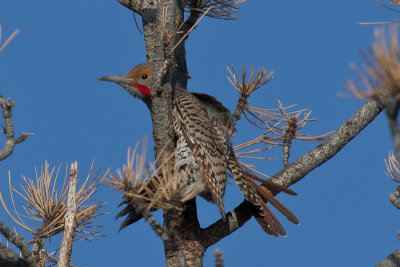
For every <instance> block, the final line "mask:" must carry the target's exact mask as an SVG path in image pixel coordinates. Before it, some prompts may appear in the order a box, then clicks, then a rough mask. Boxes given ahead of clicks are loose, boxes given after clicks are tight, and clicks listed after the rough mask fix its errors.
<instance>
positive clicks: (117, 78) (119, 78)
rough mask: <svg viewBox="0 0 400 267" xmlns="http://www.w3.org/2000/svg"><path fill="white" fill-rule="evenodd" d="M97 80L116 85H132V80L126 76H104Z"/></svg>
mask: <svg viewBox="0 0 400 267" xmlns="http://www.w3.org/2000/svg"><path fill="white" fill-rule="evenodd" d="M97 80H99V81H108V82H114V83H131V82H132V79H129V78H125V77H124V76H120V75H111V76H103V77H100V78H97Z"/></svg>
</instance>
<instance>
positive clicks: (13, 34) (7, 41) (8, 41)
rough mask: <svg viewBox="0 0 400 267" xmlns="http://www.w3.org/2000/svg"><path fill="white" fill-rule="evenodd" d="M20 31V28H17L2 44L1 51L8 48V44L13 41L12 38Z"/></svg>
mask: <svg viewBox="0 0 400 267" xmlns="http://www.w3.org/2000/svg"><path fill="white" fill-rule="evenodd" d="M19 32H20V30H15V31H14V32H13V33H12V34H11V35H10V37H8V39H7V40H6V41H5V42H4V43H3V45H1V46H0V52H1V51H3V50H4V48H6V46H7V45H8V44H9V43H10V42H11V40H12V39H14V37H15V36H16V35H17V34H18V33H19ZM0 44H1V25H0Z"/></svg>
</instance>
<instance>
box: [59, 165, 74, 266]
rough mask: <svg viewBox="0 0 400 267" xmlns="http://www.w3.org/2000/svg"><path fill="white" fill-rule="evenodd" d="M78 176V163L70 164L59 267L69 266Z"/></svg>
mask: <svg viewBox="0 0 400 267" xmlns="http://www.w3.org/2000/svg"><path fill="white" fill-rule="evenodd" d="M77 176H78V163H77V162H76V161H75V162H74V163H72V164H71V170H70V175H69V184H68V198H67V212H66V214H65V217H64V220H65V226H64V235H63V239H62V241H61V248H60V257H59V260H58V266H59V267H67V266H70V261H71V254H72V243H73V242H74V237H75V230H76V225H77V222H76V197H75V196H76V194H75V192H76V179H77Z"/></svg>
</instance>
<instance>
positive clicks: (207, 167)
mask: <svg viewBox="0 0 400 267" xmlns="http://www.w3.org/2000/svg"><path fill="white" fill-rule="evenodd" d="M99 80H103V81H110V82H115V83H118V84H119V85H120V86H122V87H123V88H124V89H125V90H126V91H127V92H128V93H130V94H131V95H132V96H134V97H137V98H139V99H141V100H143V101H144V102H145V103H146V104H147V105H148V106H149V103H150V102H151V98H150V96H151V84H152V65H151V63H148V62H146V63H141V64H139V65H137V66H136V67H134V68H133V69H131V70H130V71H129V72H128V73H127V74H126V75H123V76H119V75H113V76H104V77H100V78H99ZM172 121H173V125H174V132H175V134H176V137H177V144H176V153H175V167H176V168H180V169H184V168H185V167H186V166H188V165H189V166H190V167H191V169H190V172H189V181H188V184H187V186H186V188H185V191H190V190H195V191H197V192H199V195H200V196H202V197H203V198H205V199H206V200H208V201H212V202H215V203H216V205H217V207H218V209H219V211H220V213H221V216H222V218H225V210H224V205H223V201H222V199H223V196H224V193H225V187H226V183H227V174H228V173H227V171H228V170H229V171H230V172H231V174H232V175H233V178H234V180H235V183H236V185H237V186H238V187H239V188H240V190H241V191H242V193H243V195H244V198H245V200H246V201H247V203H248V206H249V208H250V209H251V211H252V213H253V216H254V217H255V218H256V220H257V222H258V223H259V224H260V226H261V227H262V228H263V230H264V231H265V232H266V233H267V234H270V235H273V236H275V237H278V236H286V232H285V230H284V228H283V227H282V225H281V224H280V223H279V221H278V219H277V218H276V217H275V215H274V214H273V213H272V211H271V210H270V209H269V208H268V206H267V205H266V203H267V202H269V203H271V204H272V205H273V206H274V207H275V208H276V209H277V210H278V211H280V212H281V213H282V214H283V215H284V216H285V217H286V218H287V219H288V220H289V221H290V222H292V223H294V224H299V221H298V219H297V218H296V216H295V215H294V214H293V213H291V212H290V211H289V210H288V209H287V208H286V207H285V206H284V205H282V204H281V203H280V202H279V201H278V200H277V199H276V198H275V197H274V196H273V195H272V194H271V193H270V192H269V189H273V190H276V191H281V192H285V193H288V194H291V195H296V193H295V192H294V191H292V190H290V189H288V188H286V187H284V186H281V185H279V184H276V183H273V182H271V181H269V180H265V179H261V178H259V177H257V176H256V175H254V174H253V173H251V172H249V171H247V170H245V169H243V168H242V167H241V166H240V164H239V162H238V161H237V159H236V157H235V154H234V152H233V148H232V144H231V138H232V136H233V133H234V132H235V129H234V125H233V121H232V116H231V113H230V112H229V110H228V109H227V108H226V107H224V106H223V104H222V103H221V102H219V101H218V100H217V99H215V98H214V97H212V96H210V95H207V94H203V93H194V92H188V91H186V90H185V89H182V88H179V87H177V88H175V95H174V100H173V110H172ZM255 181H259V182H261V185H259V184H258V183H256V182H255ZM187 200H189V199H187ZM122 204H127V206H126V207H125V208H124V209H123V210H122V211H121V212H120V213H119V214H118V215H117V217H120V216H125V215H128V217H127V218H126V219H125V221H124V222H123V223H122V225H121V228H124V227H126V226H127V225H129V224H132V223H134V222H136V221H137V220H139V219H140V218H141V217H142V216H141V214H140V212H137V211H136V210H135V209H134V207H132V205H130V204H129V200H127V199H125V201H124V202H123V203H121V205H122Z"/></svg>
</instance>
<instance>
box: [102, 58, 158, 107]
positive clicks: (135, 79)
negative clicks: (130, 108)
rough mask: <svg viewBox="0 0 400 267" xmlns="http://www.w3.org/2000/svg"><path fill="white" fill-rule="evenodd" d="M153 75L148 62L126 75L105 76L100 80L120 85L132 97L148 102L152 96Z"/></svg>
mask: <svg viewBox="0 0 400 267" xmlns="http://www.w3.org/2000/svg"><path fill="white" fill-rule="evenodd" d="M151 75H152V69H151V64H150V63H147V62H146V63H141V64H139V65H137V66H136V67H134V68H133V69H131V70H130V71H129V72H128V73H127V74H126V75H122V76H121V75H112V76H103V77H100V78H98V80H101V81H109V82H115V83H118V84H119V85H121V86H122V87H123V88H124V89H125V90H126V91H128V93H130V94H131V95H133V96H135V97H138V98H140V99H142V100H143V101H145V102H147V101H149V100H150V94H151V83H152V78H151Z"/></svg>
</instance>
